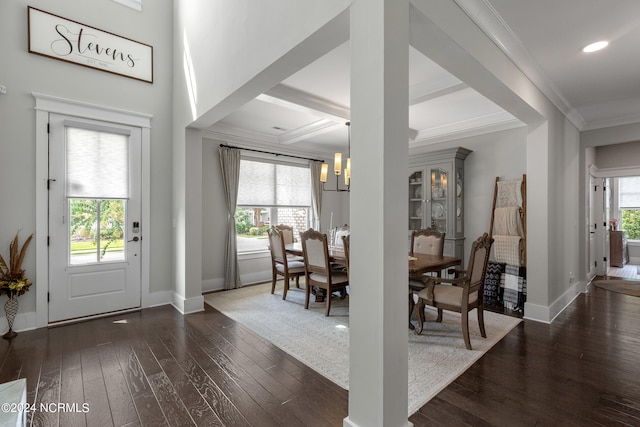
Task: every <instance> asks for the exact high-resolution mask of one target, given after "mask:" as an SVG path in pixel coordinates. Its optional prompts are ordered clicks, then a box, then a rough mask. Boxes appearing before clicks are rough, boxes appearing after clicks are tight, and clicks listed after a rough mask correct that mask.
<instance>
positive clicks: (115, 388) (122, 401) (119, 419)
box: [97, 341, 138, 426]
mask: <svg viewBox="0 0 640 427" xmlns="http://www.w3.org/2000/svg"><path fill="white" fill-rule="evenodd" d="M97 348H98V356H99V358H100V366H101V367H102V376H103V377H104V382H105V388H106V390H107V396H108V398H109V407H110V408H111V413H112V415H113V422H114V424H115V425H117V426H123V425H127V424H131V423H133V422H137V421H138V413H137V412H136V408H135V405H134V403H133V397H132V396H131V392H130V391H129V387H128V385H127V381H126V379H125V377H124V374H123V372H122V369H121V368H120V363H119V362H118V358H117V356H116V354H115V350H114V348H113V345H112V344H111V343H110V342H109V343H107V342H105V341H103V343H101V344H98V347H97Z"/></svg>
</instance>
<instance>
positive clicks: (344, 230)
mask: <svg viewBox="0 0 640 427" xmlns="http://www.w3.org/2000/svg"><path fill="white" fill-rule="evenodd" d="M333 233H334V234H333V236H334V242H333V245H334V246H335V247H336V248H342V236H348V235H349V234H351V229H350V228H349V226H348V225H347V224H345V225H343V226H342V227H336V228H335V229H334V232H333Z"/></svg>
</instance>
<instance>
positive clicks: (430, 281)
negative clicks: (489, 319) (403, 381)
mask: <svg viewBox="0 0 640 427" xmlns="http://www.w3.org/2000/svg"><path fill="white" fill-rule="evenodd" d="M492 244H493V239H492V238H491V237H489V234H487V233H484V234H483V235H482V236H480V237H479V238H478V239H477V240H476V241H475V242H473V244H472V245H471V252H470V254H469V264H468V266H467V269H466V270H457V271H456V277H455V278H454V279H446V278H440V277H429V276H425V277H424V278H423V281H424V282H425V288H424V289H423V290H421V291H420V292H418V304H417V306H416V308H417V311H418V318H419V322H418V327H417V328H416V333H417V334H421V333H422V330H423V327H424V321H425V317H424V308H425V306H426V305H429V306H432V307H435V308H437V309H438V318H437V319H436V321H437V322H442V311H443V310H449V311H455V312H458V313H460V314H461V326H462V336H463V337H464V344H465V346H466V347H467V349H468V350H471V340H470V339H469V312H470V311H471V310H473V309H474V308H475V309H476V310H477V311H478V325H479V326H480V333H481V334H482V337H483V338H486V337H487V333H486V331H485V328H484V314H483V309H484V304H483V299H484V278H485V275H486V273H487V264H488V263H489V253H490V252H491V245H492Z"/></svg>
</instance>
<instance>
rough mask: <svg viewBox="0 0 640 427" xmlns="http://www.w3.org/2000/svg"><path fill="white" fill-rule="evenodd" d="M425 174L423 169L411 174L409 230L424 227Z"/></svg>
mask: <svg viewBox="0 0 640 427" xmlns="http://www.w3.org/2000/svg"><path fill="white" fill-rule="evenodd" d="M423 175H424V173H423V170H422V169H421V170H417V171H414V172H411V174H410V175H409V230H420V229H421V228H423V218H424V214H423V212H422V209H423V203H424V197H425V191H424V176H423Z"/></svg>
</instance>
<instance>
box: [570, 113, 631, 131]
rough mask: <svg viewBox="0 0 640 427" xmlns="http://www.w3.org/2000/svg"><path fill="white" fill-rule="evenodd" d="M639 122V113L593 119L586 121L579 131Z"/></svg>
mask: <svg viewBox="0 0 640 427" xmlns="http://www.w3.org/2000/svg"><path fill="white" fill-rule="evenodd" d="M633 123H640V114H629V115H627V116H624V117H616V118H613V119H602V120H593V121H590V122H588V123H587V124H586V125H585V126H584V127H583V128H582V129H580V130H581V131H588V130H595V129H602V128H609V127H614V126H623V125H630V124H633Z"/></svg>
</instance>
